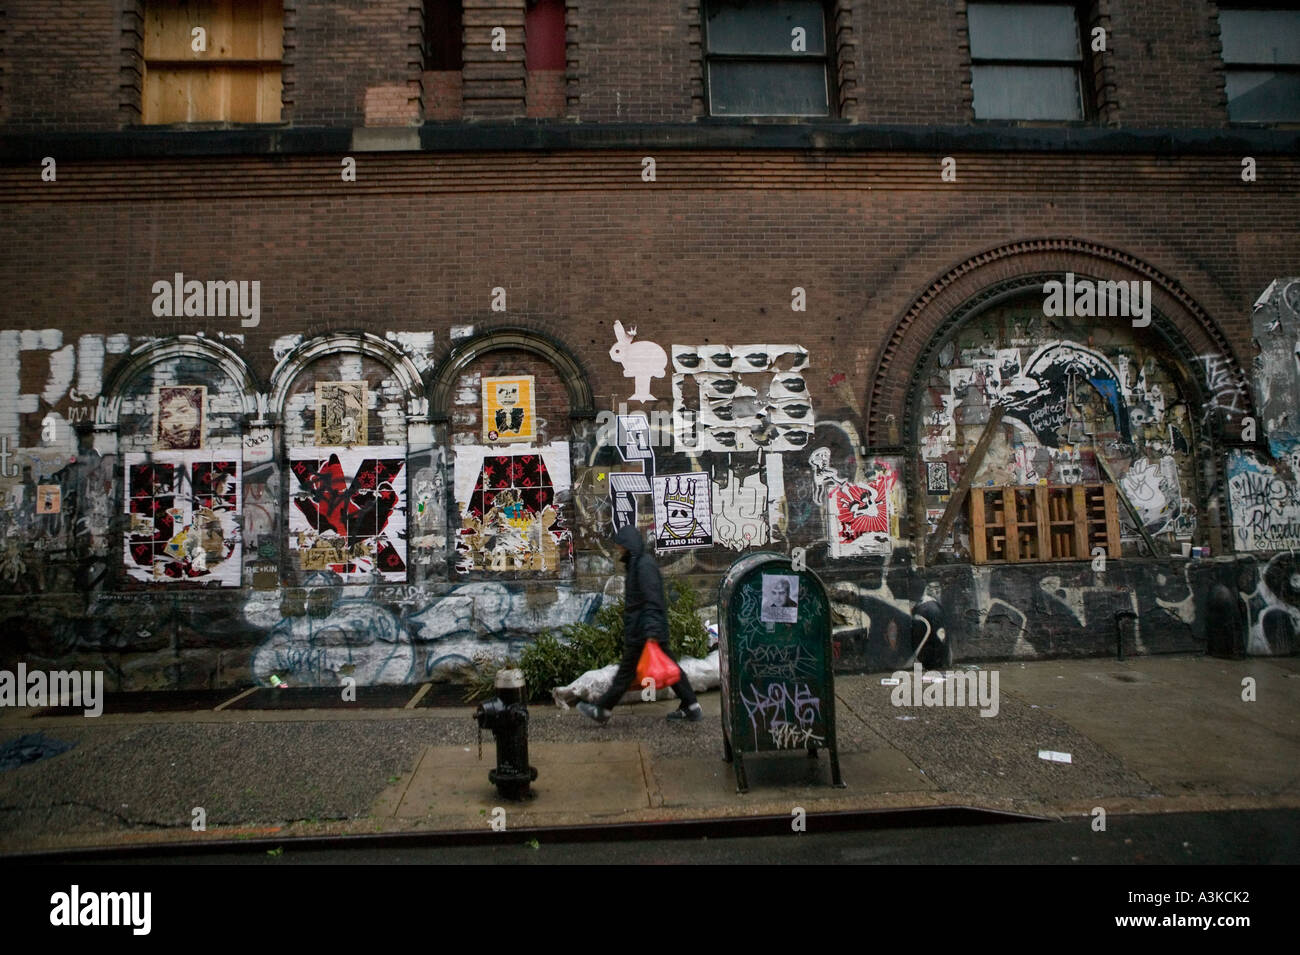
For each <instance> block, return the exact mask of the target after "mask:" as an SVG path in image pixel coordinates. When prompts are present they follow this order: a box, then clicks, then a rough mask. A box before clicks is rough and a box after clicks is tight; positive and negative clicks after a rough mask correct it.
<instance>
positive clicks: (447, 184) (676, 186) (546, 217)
mask: <svg viewBox="0 0 1300 955" xmlns="http://www.w3.org/2000/svg"><path fill="white" fill-rule="evenodd" d="M657 155H658V162H659V167H658V169H659V181H658V183H654V184H651V183H644V182H642V181H641V179H640V168H641V167H640V156H639V154H624V153H600V154H593V153H563V154H557V155H549V156H545V157H542V156H534V155H520V156H498V157H495V158H494V159H493V162H492V163H490V164H488V163H485V162H484V160H483V157H481V156H476V155H461V156H458V155H455V154H447V155H444V156H442V157H440V158H439V161H438V162H437V163H434V164H430V163H428V162H427V160H426V159H425V157H420V156H400V155H396V156H392V155H390V156H382V155H373V156H365V157H362V158H361V159H360V160H359V165H358V172H359V175H358V183H357V185H358V186H360V185H362V184H364V185H365V190H364V191H360V190H355V191H348V189H349V187H348V186H345V185H342V184H340V183H339V182H338V159H337V157H320V158H313V159H277V160H255V159H248V160H229V161H220V160H205V161H189V160H186V161H181V160H173V161H165V160H159V161H150V162H144V161H141V162H138V163H135V164H133V165H132V166H131V167H130V169H129V171H128V170H124V169H123V167H121V166H120V165H117V164H112V163H71V162H69V163H61V164H60V167H59V173H60V175H59V183H58V184H57V186H56V185H55V184H41V183H40V182H39V176H38V173H37V172H35V171H34V170H32V169H27V168H22V169H12V170H7V171H4V172H0V199H3V200H4V201H6V202H8V203H9V205H8V208H7V212H6V216H5V218H4V221H3V223H0V244H2V245H3V247H4V248H6V249H7V252H6V255H5V256H4V257H3V259H2V260H0V282H3V284H4V287H5V288H6V290H7V291H6V304H5V312H6V315H7V318H6V327H12V328H32V329H37V328H44V327H49V326H50V325H51V324H52V323H53V324H57V325H59V326H60V327H62V328H63V329H64V335H65V339H66V340H67V341H71V340H73V338H74V337H75V335H76V334H78V333H79V332H82V331H86V332H90V331H94V332H99V333H106V334H112V333H123V332H125V333H127V334H130V335H144V334H149V335H170V334H179V333H193V332H195V331H200V330H201V331H203V332H204V333H205V334H207V335H209V336H216V335H218V334H238V335H242V336H243V342H242V345H241V346H240V351H241V353H242V354H244V355H245V356H246V359H247V360H248V361H249V363H250V364H251V365H252V366H253V368H254V370H255V372H256V373H257V374H258V375H259V376H262V377H263V380H265V378H266V377H267V376H269V373H270V370H271V367H272V366H273V364H274V362H273V356H272V347H271V346H272V344H273V343H274V342H275V340H276V339H277V338H279V337H280V336H283V335H289V334H304V335H308V336H310V335H314V334H318V333H320V332H323V331H326V330H335V329H358V328H361V329H380V330H384V331H387V330H418V331H430V332H432V333H433V334H434V336H435V341H436V342H437V344H438V345H439V347H441V346H443V345H445V344H446V343H447V341H448V336H449V332H450V329H451V327H452V326H453V325H462V324H483V323H486V324H489V325H490V324H492V323H494V322H498V321H506V322H511V323H521V324H526V325H528V326H530V327H537V328H539V329H541V330H544V331H546V332H548V333H550V334H553V335H554V336H555V337H556V338H558V339H559V340H560V341H562V342H564V343H565V344H566V345H567V346H568V347H569V348H570V349H571V350H572V351H574V352H575V353H576V354H577V356H578V358H579V360H580V361H582V362H583V363H584V364H585V365H586V366H587V368H588V369H589V371H590V372H591V375H592V386H593V390H594V392H595V394H596V396H597V401H598V406H599V407H606V408H609V407H613V406H614V405H615V404H616V403H617V402H618V401H619V400H624V399H626V398H627V397H628V396H629V395H630V394H631V393H632V382H631V380H629V379H625V378H624V377H623V376H622V373H621V369H620V367H619V366H617V365H615V364H614V363H613V362H612V361H610V359H609V357H608V350H609V347H610V345H612V344H613V342H614V334H613V331H612V326H613V322H614V320H615V319H619V320H621V321H623V322H624V324H625V325H628V324H635V325H637V326H638V328H639V337H641V338H643V339H648V340H650V341H655V342H658V343H660V344H662V345H665V346H668V345H671V344H672V343H674V342H678V343H701V342H702V343H709V342H727V343H734V342H736V340H737V336H738V334H739V335H741V336H742V337H743V338H745V339H747V340H748V341H750V342H763V341H775V342H783V341H785V340H787V339H789V338H791V337H794V338H796V340H797V341H799V342H800V343H801V344H804V345H805V346H807V347H808V348H809V350H810V352H811V368H812V370H813V371H812V376H811V377H810V382H811V383H812V386H813V388H814V393H813V395H812V397H813V400H814V407H816V408H817V409H818V414H819V417H820V416H821V414H822V409H823V408H828V407H838V408H843V409H847V410H846V413H847V414H849V415H850V416H852V409H851V402H848V401H846V400H845V399H843V398H841V397H839V394H840V392H838V391H837V392H835V393H831V392H829V391H828V390H827V385H826V384H825V380H823V379H821V378H820V377H819V376H821V375H825V376H826V379H829V378H830V376H831V375H833V374H835V373H843V374H844V375H846V376H847V379H846V383H845V387H846V388H847V394H849V395H852V396H857V398H855V399H854V400H860V398H861V396H862V395H864V394H865V392H866V389H867V385H868V383H869V375H870V373H871V369H872V367H873V364H874V362H875V360H876V358H877V356H878V355H879V353H880V349H881V348H882V347H883V345H884V344H885V343H886V342H887V340H888V336H889V333H890V331H891V330H892V328H893V326H894V324H895V323H896V322H897V321H898V320H899V318H900V317H902V316H903V314H904V313H905V312H906V311H907V310H908V308H909V307H910V306H911V305H912V303H913V302H914V301H915V300H916V299H917V298H918V297H919V296H921V295H922V294H924V293H926V291H927V289H928V288H929V286H930V284H931V283H932V282H934V281H935V279H936V278H938V277H940V276H942V275H943V274H944V273H945V272H947V271H948V270H950V269H952V268H954V267H955V266H957V265H958V264H960V263H962V262H965V261H966V260H968V259H972V258H973V257H976V256H978V255H980V254H981V253H982V252H984V251H985V250H987V249H990V248H992V247H995V246H999V245H1002V244H1005V243H1009V242H1017V241H1022V240H1026V239H1033V238H1043V237H1045V238H1051V237H1067V238H1075V239H1079V240H1083V241H1086V242H1092V243H1096V244H1098V245H1099V246H1102V247H1106V248H1110V249H1116V250H1119V251H1120V252H1122V253H1124V254H1125V255H1129V256H1133V257H1136V258H1137V259H1139V260H1141V261H1144V262H1146V263H1149V264H1150V265H1152V266H1154V267H1155V268H1157V269H1159V270H1160V271H1161V272H1162V273H1164V274H1165V275H1167V276H1169V277H1171V279H1172V280H1173V281H1175V282H1177V283H1179V285H1180V286H1181V288H1182V289H1183V290H1184V291H1185V293H1186V294H1187V295H1189V296H1190V297H1191V298H1192V299H1193V300H1195V302H1197V303H1198V304H1199V306H1200V307H1201V308H1203V309H1204V310H1205V312H1206V313H1208V315H1209V317H1210V318H1211V319H1212V320H1213V321H1214V322H1215V323H1217V324H1218V325H1219V326H1220V327H1221V328H1222V329H1223V330H1224V332H1225V333H1226V334H1227V336H1228V340H1229V341H1230V343H1231V347H1232V348H1233V349H1234V350H1235V353H1236V355H1237V356H1238V360H1239V361H1240V362H1241V363H1242V364H1243V365H1244V366H1248V365H1249V361H1250V356H1251V354H1252V349H1251V344H1250V342H1251V330H1250V326H1249V316H1250V306H1251V304H1252V303H1253V301H1254V299H1255V297H1256V296H1257V295H1258V294H1259V292H1260V291H1262V290H1263V288H1264V287H1265V286H1266V285H1267V284H1268V282H1269V281H1271V279H1272V278H1273V277H1275V276H1277V275H1282V274H1288V272H1289V271H1293V270H1294V264H1295V263H1294V258H1295V247H1294V243H1293V242H1290V241H1288V237H1289V236H1290V235H1291V234H1292V231H1293V223H1294V221H1295V217H1296V213H1297V208H1296V199H1295V194H1294V192H1289V191H1287V186H1286V184H1287V183H1288V182H1294V181H1295V177H1296V176H1297V174H1298V172H1300V170H1298V169H1297V165H1296V162H1295V161H1294V160H1292V159H1283V158H1280V157H1278V158H1272V159H1269V158H1267V157H1265V158H1263V159H1262V160H1261V166H1260V169H1261V172H1260V181H1259V182H1256V183H1253V184H1246V183H1242V182H1241V181H1240V177H1239V166H1238V164H1237V162H1236V161H1235V160H1234V159H1232V158H1215V157H1209V158H1201V159H1196V158H1185V159H1178V160H1173V159H1159V160H1156V159H1145V158H1142V157H1113V158H1110V159H1106V160H1099V159H1097V158H1096V157H1067V156H1055V157H1048V156H1042V157H1034V158H1032V160H1031V159H1030V158H1029V157H997V156H993V155H984V156H958V157H957V160H958V182H957V183H948V184H943V183H940V182H939V177H938V169H939V167H938V157H936V156H932V155H906V154H891V155H888V156H883V155H873V156H871V157H860V156H840V157H826V156H822V157H815V158H814V157H809V156H806V155H802V154H795V153H765V154H764V156H763V162H762V163H761V164H758V163H755V162H754V161H753V160H752V159H750V158H748V157H744V156H737V155H735V154H731V153H696V152H693V153H684V154H672V153H666V152H660V153H658V154H657ZM724 173H725V176H726V180H727V183H728V188H727V189H723V190H719V189H718V182H719V177H720V175H723V174H724ZM471 187H472V188H471ZM886 187H887V188H886ZM56 188H57V190H58V191H57V192H55V191H54V190H55V189H56ZM105 190H107V193H106V191H105ZM1064 261H1065V260H1064V259H1061V260H1059V261H1058V260H1055V259H1054V260H1053V262H1055V263H1056V264H1058V265H1059V264H1061V263H1062V262H1064ZM1005 267H1007V263H1005V262H1002V263H991V264H990V266H989V267H988V269H987V271H985V272H979V271H977V272H976V273H974V275H973V276H972V279H973V282H974V285H973V286H972V288H973V287H975V286H980V285H982V284H985V282H986V280H987V281H996V280H999V279H1000V278H1002V277H1004V273H1003V271H1002V270H1003V269H1004V268H1005ZM177 271H180V272H183V273H185V275H186V277H187V278H197V279H200V280H208V279H234V280H244V279H248V280H253V279H258V280H260V281H261V282H262V286H261V324H260V325H259V326H258V327H256V328H241V327H240V326H239V321H238V320H237V319H231V318H226V319H221V318H217V319H207V320H197V319H192V318H191V319H185V318H155V317H154V316H153V315H152V313H151V310H150V303H151V301H152V294H151V291H150V289H151V284H152V283H153V282H155V281H157V280H159V279H170V278H171V276H172V274H173V273H174V272H177ZM796 285H797V286H801V287H803V288H805V289H806V290H807V295H808V311H807V313H805V314H797V315H796V314H795V313H792V312H791V311H790V295H791V292H790V290H791V288H792V287H794V286H796ZM496 286H502V287H505V288H506V289H507V294H508V299H507V302H508V311H507V312H506V313H505V314H501V313H494V312H493V311H492V308H491V305H492V298H491V290H492V288H494V287H496ZM738 330H739V331H738ZM111 360H112V358H111V356H110V361H111ZM24 367H25V366H24ZM31 373H32V374H33V375H35V376H36V377H37V378H43V376H44V375H46V374H47V370H46V369H36V370H35V371H32V372H31ZM29 390H30V391H31V392H33V393H39V392H40V391H41V390H42V386H41V382H40V381H35V382H33V384H32V387H31V388H30V389H29ZM652 390H653V391H654V393H655V394H656V396H658V398H659V400H660V401H663V402H665V403H666V402H668V401H669V400H670V392H669V387H668V382H667V380H666V379H655V380H654V381H653V382H652ZM828 402H829V405H828ZM24 421H25V429H26V430H25V432H24V441H30V440H32V439H33V438H34V437H35V435H34V433H31V429H33V428H39V415H29V416H27V417H26V418H25V419H24Z"/></svg>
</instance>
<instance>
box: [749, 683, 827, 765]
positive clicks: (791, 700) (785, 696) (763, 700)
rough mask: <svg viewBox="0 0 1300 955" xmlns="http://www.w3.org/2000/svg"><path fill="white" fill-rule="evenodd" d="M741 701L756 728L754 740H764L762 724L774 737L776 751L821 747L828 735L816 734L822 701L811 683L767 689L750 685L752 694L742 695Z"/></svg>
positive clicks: (776, 686)
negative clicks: (815, 745)
mask: <svg viewBox="0 0 1300 955" xmlns="http://www.w3.org/2000/svg"><path fill="white" fill-rule="evenodd" d="M740 700H741V702H742V703H744V704H745V711H746V712H747V713H748V714H749V722H750V725H751V726H753V727H754V738H755V739H756V740H758V739H761V736H760V731H759V726H760V724H761V725H762V727H763V729H765V730H766V732H767V733H768V735H770V736H771V738H772V745H773V746H774V747H775V748H776V749H798V748H800V747H803V746H809V745H813V744H820V743H822V742H824V740H825V736H824V735H822V734H819V733H817V732H816V731H817V730H818V729H819V728H821V727H819V726H818V723H819V722H820V720H821V708H822V704H821V700H819V699H818V698H817V697H815V696H813V695H812V690H811V689H810V688H809V686H808V684H806V683H804V684H799V683H795V684H793V686H788V685H786V684H784V683H771V684H768V685H767V686H766V687H759V686H756V685H754V684H752V683H751V684H750V686H749V695H746V694H745V691H744V690H741V692H740Z"/></svg>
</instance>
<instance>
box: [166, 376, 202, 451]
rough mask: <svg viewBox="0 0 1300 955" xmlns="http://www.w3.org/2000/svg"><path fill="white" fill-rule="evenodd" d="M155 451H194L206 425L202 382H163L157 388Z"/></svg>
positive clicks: (199, 445) (200, 443) (198, 445)
mask: <svg viewBox="0 0 1300 955" xmlns="http://www.w3.org/2000/svg"><path fill="white" fill-rule="evenodd" d="M156 400H157V406H158V415H157V425H156V427H155V430H154V449H155V450H157V451H197V450H199V449H201V448H202V447H203V439H204V434H205V432H206V431H207V425H208V389H207V388H206V387H204V386H203V385H166V386H163V387H161V388H159V389H158V395H157V399H156Z"/></svg>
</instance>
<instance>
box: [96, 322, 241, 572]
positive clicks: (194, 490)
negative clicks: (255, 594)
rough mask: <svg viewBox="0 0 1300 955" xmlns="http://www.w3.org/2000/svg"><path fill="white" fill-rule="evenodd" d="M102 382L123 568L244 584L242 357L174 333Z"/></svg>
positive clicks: (140, 351)
mask: <svg viewBox="0 0 1300 955" xmlns="http://www.w3.org/2000/svg"><path fill="white" fill-rule="evenodd" d="M105 390H106V393H107V394H108V396H109V399H110V403H111V405H112V407H113V408H114V409H115V410H116V413H117V417H116V426H117V442H116V443H117V450H118V453H119V454H120V455H121V461H122V468H123V481H124V495H123V507H124V513H125V520H126V526H125V528H124V532H123V550H124V561H125V569H126V574H127V577H128V578H130V579H132V580H136V581H140V582H142V583H148V584H165V585H182V584H186V583H192V584H202V585H219V586H222V587H238V586H240V585H241V583H242V578H243V556H244V549H243V535H242V514H243V458H244V450H243V436H244V433H245V424H246V422H247V421H248V420H249V418H250V417H251V416H252V414H253V410H254V408H255V406H256V394H257V388H256V385H255V383H254V382H253V380H252V378H251V376H250V375H249V373H248V370H247V368H246V366H245V365H244V363H243V361H242V360H240V359H239V357H238V356H236V355H235V354H234V353H233V352H231V351H229V350H228V349H227V348H225V347H224V346H222V345H219V344H216V343H214V342H211V341H208V340H206V339H203V338H199V337H197V336H179V337H177V338H173V339H168V340H166V341H163V342H158V343H152V344H149V345H146V346H143V347H141V348H139V349H136V351H135V352H133V353H132V354H131V356H130V357H129V358H128V359H127V360H126V361H125V362H124V364H123V365H122V366H120V367H119V369H118V370H117V371H116V372H115V374H114V376H113V378H112V380H110V382H109V385H108V387H107V388H106V389H105Z"/></svg>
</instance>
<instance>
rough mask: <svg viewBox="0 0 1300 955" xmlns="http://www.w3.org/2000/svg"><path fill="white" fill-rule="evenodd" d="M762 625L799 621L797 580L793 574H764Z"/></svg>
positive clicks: (759, 617) (760, 616)
mask: <svg viewBox="0 0 1300 955" xmlns="http://www.w3.org/2000/svg"><path fill="white" fill-rule="evenodd" d="M758 619H759V620H760V621H762V622H763V623H796V622H797V621H798V619H799V578H798V577H797V576H795V575H794V574H764V575H763V604H762V607H761V608H760V610H759V614H758Z"/></svg>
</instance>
